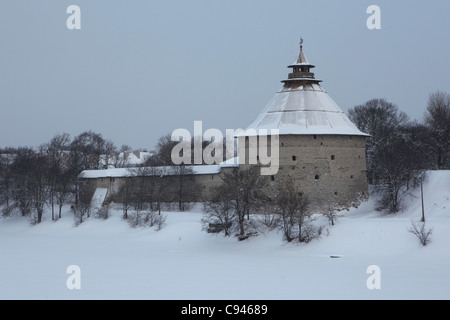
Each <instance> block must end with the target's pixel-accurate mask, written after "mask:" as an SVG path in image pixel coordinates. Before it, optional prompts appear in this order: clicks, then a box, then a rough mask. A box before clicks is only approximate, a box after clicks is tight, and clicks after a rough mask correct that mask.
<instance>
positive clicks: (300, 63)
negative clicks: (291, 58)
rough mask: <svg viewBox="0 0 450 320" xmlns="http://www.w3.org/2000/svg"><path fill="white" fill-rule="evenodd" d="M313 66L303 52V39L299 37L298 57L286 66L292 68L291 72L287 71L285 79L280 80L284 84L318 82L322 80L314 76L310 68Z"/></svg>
mask: <svg viewBox="0 0 450 320" xmlns="http://www.w3.org/2000/svg"><path fill="white" fill-rule="evenodd" d="M314 67H315V66H314V65H312V64H310V63H309V61H308V59H306V57H305V54H304V53H303V39H300V53H299V54H298V59H297V61H296V62H295V63H293V64H291V65H289V66H288V68H292V72H291V73H289V75H288V79H287V80H282V81H281V82H283V83H284V84H285V85H287V84H289V85H291V84H292V85H293V84H305V83H308V82H309V83H317V84H318V83H319V82H322V80H318V79H315V78H314V73H312V72H311V71H310V70H311V69H312V68H314Z"/></svg>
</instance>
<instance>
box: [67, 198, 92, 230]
mask: <svg viewBox="0 0 450 320" xmlns="http://www.w3.org/2000/svg"><path fill="white" fill-rule="evenodd" d="M91 209H92V208H91V205H90V204H88V203H83V202H80V203H78V204H77V205H74V206H72V212H73V215H74V217H75V225H76V226H78V225H80V224H81V223H83V221H84V220H85V219H86V218H89V215H90V213H91Z"/></svg>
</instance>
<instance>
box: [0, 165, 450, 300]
mask: <svg viewBox="0 0 450 320" xmlns="http://www.w3.org/2000/svg"><path fill="white" fill-rule="evenodd" d="M419 195H420V194H419V192H418V191H415V192H414V194H413V195H411V196H410V198H409V205H408V207H407V208H406V209H405V211H404V212H401V213H398V214H396V215H383V214H380V213H379V212H375V211H374V210H373V207H374V206H373V200H370V201H368V202H366V203H363V204H362V205H361V206H360V207H359V208H358V209H351V210H350V211H349V212H345V214H343V216H341V217H340V218H339V219H338V221H337V224H336V225H335V226H333V227H331V226H328V227H327V229H324V231H323V232H322V236H321V239H319V240H313V241H312V242H310V243H308V244H287V243H284V242H283V241H282V240H281V234H280V233H278V232H271V233H268V234H265V235H264V234H261V235H259V236H258V237H254V238H251V239H249V240H247V241H242V242H239V241H237V240H236V239H235V238H225V237H223V236H222V235H221V234H208V233H206V232H203V231H202V230H201V222H200V219H201V217H202V214H201V207H198V208H196V209H194V210H192V211H191V212H183V213H180V212H168V213H166V214H167V217H168V219H167V226H166V227H165V228H164V229H162V230H161V231H155V230H150V229H132V228H130V227H129V226H128V224H127V223H125V222H124V221H123V220H122V219H121V218H120V215H121V213H120V212H119V211H117V212H115V213H114V214H113V215H112V216H111V217H110V218H109V219H108V220H106V221H104V220H99V219H93V218H91V219H89V220H88V221H87V222H85V223H83V224H81V225H80V226H78V227H75V226H74V220H73V217H72V214H71V213H70V211H69V210H68V209H66V211H65V212H64V216H63V218H62V219H60V220H59V221H57V222H52V221H49V219H48V217H47V220H45V221H44V222H42V223H41V224H40V225H35V226H31V225H30V224H29V223H28V221H27V220H26V219H24V218H21V217H11V218H8V219H3V220H0V257H1V263H0V299H48V298H49V299H449V298H450V275H449V273H448V270H450V249H449V247H450V246H449V245H450V171H433V172H430V173H429V176H428V180H427V181H426V183H425V185H424V198H425V213H426V219H427V224H429V226H430V227H432V228H433V235H432V242H431V243H430V244H429V245H428V246H427V247H422V246H421V245H420V243H419V241H418V240H417V239H416V238H415V236H414V235H412V234H411V233H409V232H408V231H407V229H408V228H409V227H410V225H411V220H412V219H413V220H419V219H420V216H421V203H420V197H419ZM330 256H339V258H330ZM69 265H78V266H79V267H80V269H81V289H80V290H69V289H68V288H67V287H66V280H67V278H68V277H69V274H67V273H66V269H67V267H68V266H69ZM370 265H377V266H379V268H380V270H381V277H380V279H381V289H374V290H369V289H368V288H367V286H366V281H367V278H368V277H369V276H370V275H369V274H367V273H366V270H367V267H368V266H370Z"/></svg>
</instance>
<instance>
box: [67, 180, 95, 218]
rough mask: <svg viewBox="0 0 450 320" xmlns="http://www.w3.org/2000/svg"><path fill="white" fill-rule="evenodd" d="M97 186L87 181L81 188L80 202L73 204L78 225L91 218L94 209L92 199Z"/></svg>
mask: <svg viewBox="0 0 450 320" xmlns="http://www.w3.org/2000/svg"><path fill="white" fill-rule="evenodd" d="M94 191H95V187H94V186H93V185H91V184H90V183H85V184H83V185H82V186H81V187H80V188H79V196H78V199H79V201H78V203H76V204H75V205H73V206H72V210H73V214H74V217H75V223H76V225H79V224H81V223H83V221H85V219H86V218H89V216H90V214H91V210H92V206H91V200H92V196H93V194H94Z"/></svg>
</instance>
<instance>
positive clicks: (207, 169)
mask: <svg viewBox="0 0 450 320" xmlns="http://www.w3.org/2000/svg"><path fill="white" fill-rule="evenodd" d="M238 162H239V161H238V158H232V159H229V160H227V161H224V162H222V163H220V164H215V165H198V166H186V168H187V169H192V174H194V175H202V174H217V173H220V171H221V169H222V168H225V167H237V166H238ZM178 169H180V166H160V167H134V168H112V169H101V170H84V171H82V172H81V173H80V174H79V175H78V178H80V179H96V178H124V177H132V176H137V175H140V174H143V175H145V176H161V175H162V176H173V175H178V174H179V173H180V171H178Z"/></svg>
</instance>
